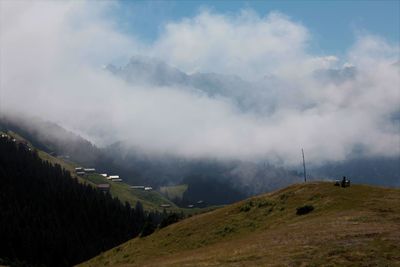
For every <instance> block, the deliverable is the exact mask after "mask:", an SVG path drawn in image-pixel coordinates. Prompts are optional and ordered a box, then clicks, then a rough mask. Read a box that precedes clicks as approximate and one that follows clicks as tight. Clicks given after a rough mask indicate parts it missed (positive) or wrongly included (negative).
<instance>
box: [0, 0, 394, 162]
mask: <svg viewBox="0 0 400 267" xmlns="http://www.w3.org/2000/svg"><path fill="white" fill-rule="evenodd" d="M113 5H115V3H109V2H101V3H97V2H96V3H94V2H80V1H73V2H44V1H43V2H40V1H39V2H34V3H32V2H22V1H18V2H11V1H1V26H0V27H1V28H0V29H1V51H0V52H1V58H0V77H1V91H0V101H1V102H0V111H1V112H2V113H4V114H5V113H22V114H29V115H34V116H39V117H42V118H44V119H47V120H51V121H55V122H58V123H59V124H61V125H62V126H64V127H67V128H69V129H72V130H74V131H76V132H78V133H80V134H83V135H84V136H86V137H88V138H89V139H90V140H92V141H94V142H95V143H97V144H99V145H105V144H110V143H112V142H115V141H121V140H122V141H125V142H127V143H128V144H130V145H132V146H134V147H137V148H140V149H142V150H143V151H146V152H148V153H157V154H163V153H168V154H174V155H177V156H184V157H191V158H202V157H213V158H223V159H249V160H258V159H269V160H271V161H273V162H280V163H283V164H289V165H292V164H297V163H298V162H299V159H300V156H299V151H300V149H301V148H302V147H304V149H305V150H306V153H307V157H308V160H309V161H311V162H314V163H318V162H323V161H328V160H343V159H345V158H347V157H349V156H352V155H353V156H354V155H363V156H398V155H399V154H400V128H399V125H400V124H399V117H400V116H399V114H400V107H399V105H400V91H399V90H400V89H399V88H400V72H399V65H398V63H397V64H396V62H399V44H390V43H388V42H386V41H385V40H383V39H382V38H380V37H379V36H373V35H359V36H356V38H355V40H356V41H355V43H354V44H352V45H351V46H350V47H349V49H348V51H347V52H346V54H345V55H344V56H341V57H339V56H337V55H316V54H313V53H312V52H310V51H309V45H310V43H311V42H312V41H313V39H312V36H311V34H310V32H309V31H308V29H307V27H306V26H304V25H302V24H301V23H299V22H296V21H294V20H292V19H291V18H289V17H288V16H286V15H284V14H281V13H279V12H272V13H269V14H266V15H265V16H260V15H258V14H257V13H255V12H254V11H251V10H243V11H242V12H240V13H239V14H235V15H226V14H218V13H213V12H210V11H207V10H203V11H200V12H199V13H198V14H197V15H196V16H195V17H192V18H186V19H183V20H180V21H173V22H170V23H167V24H166V25H163V27H162V30H161V33H160V35H159V37H158V38H157V39H156V40H155V41H154V42H153V43H151V44H145V43H144V42H141V40H139V39H137V38H135V36H132V35H127V34H124V33H122V32H120V31H119V30H118V25H117V24H115V23H114V21H113V17H112V16H110V14H109V13H108V12H107V10H109V9H110V8H112V6H113ZM132 55H145V56H150V57H154V58H158V59H160V60H163V61H165V62H167V63H168V64H170V65H172V66H174V67H176V68H178V69H180V70H182V71H184V72H186V73H187V74H193V73H197V72H214V73H219V74H224V75H237V76H239V77H241V78H242V79H244V80H246V81H248V82H249V83H251V84H254V87H251V88H242V89H241V90H242V93H244V94H245V95H246V96H247V97H248V98H249V99H252V101H253V102H252V101H250V103H254V105H255V106H256V105H259V106H266V108H265V110H263V111H260V110H259V109H252V108H248V109H246V110H243V109H240V108H239V107H238V106H237V104H236V103H235V101H233V97H231V96H230V95H229V93H228V94H224V95H218V94H216V95H213V96H210V95H207V94H203V93H201V92H197V91H196V90H192V89H193V88H186V86H185V85H184V84H178V85H170V86H157V85H154V84H152V83H148V84H146V83H136V84H135V83H134V82H133V83H127V82H125V81H124V80H122V79H120V78H118V77H116V76H114V75H113V74H112V73H110V72H107V71H105V70H104V69H102V68H101V66H102V65H104V64H107V63H110V62H123V61H127V60H128V59H129V58H130V57H131V56H132ZM349 69H352V70H353V71H354V73H353V74H351V75H346V71H348V70H349ZM321 73H325V76H324V77H327V76H328V77H330V79H322V78H321ZM332 73H335V75H332ZM219 77H224V76H219ZM225 77H231V76H225ZM229 89H230V86H229V84H228V85H227V86H226V88H225V91H228V92H229ZM232 94H233V93H232ZM260 95H262V96H263V97H260ZM268 107H273V108H268Z"/></svg>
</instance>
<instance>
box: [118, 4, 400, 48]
mask: <svg viewBox="0 0 400 267" xmlns="http://www.w3.org/2000/svg"><path fill="white" fill-rule="evenodd" d="M203 9H208V10H211V11H212V12H216V13H221V14H235V13H238V12H240V11H241V10H243V9H252V10H254V11H256V12H257V13H258V14H259V15H261V16H263V15H265V14H268V13H269V12H271V11H279V12H282V13H284V14H286V15H288V16H290V17H291V18H292V19H293V20H294V21H296V22H298V23H301V24H303V25H305V26H306V27H307V28H308V29H309V30H310V32H312V35H313V39H314V40H313V44H312V48H311V49H313V50H314V52H316V53H344V52H345V50H346V49H347V47H348V45H349V43H352V42H354V40H355V33H362V32H364V31H368V32H369V33H371V34H377V35H380V36H383V37H385V38H386V39H388V40H389V41H391V42H397V43H398V42H399V36H400V32H399V26H398V24H399V21H400V17H399V16H400V15H399V13H400V12H399V10H400V1H396V0H394V1H384V0H383V1H120V5H118V6H116V7H115V9H113V11H112V13H114V14H115V15H116V17H117V18H118V23H119V25H120V26H121V28H122V29H123V30H124V31H126V32H128V33H133V34H135V35H138V36H140V37H141V38H143V39H144V40H146V41H147V42H152V41H154V40H155V39H156V38H157V36H158V35H159V34H160V32H162V27H163V25H164V24H165V23H168V22H170V21H178V20H181V19H182V18H185V17H193V16H194V15H196V14H197V13H198V12H199V11H200V10H203Z"/></svg>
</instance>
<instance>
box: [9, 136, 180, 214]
mask: <svg viewBox="0 0 400 267" xmlns="http://www.w3.org/2000/svg"><path fill="white" fill-rule="evenodd" d="M8 135H10V136H12V137H13V138H15V139H16V140H17V141H20V142H21V141H23V142H25V143H27V144H28V145H29V146H30V147H31V148H32V149H34V146H33V145H32V144H31V143H30V142H29V140H27V139H25V138H24V137H22V136H21V135H19V134H17V133H15V132H11V131H9V132H8ZM37 151H38V155H39V157H40V158H41V159H43V160H46V161H48V162H50V163H52V164H59V165H61V167H63V168H64V169H66V170H68V171H70V172H71V175H72V176H73V177H76V178H78V180H79V181H80V182H82V183H87V184H91V185H93V186H96V185H97V184H103V183H109V184H111V189H110V193H111V195H112V196H114V197H118V198H119V199H120V200H121V201H122V202H125V201H126V202H128V203H129V204H130V205H131V206H133V207H134V206H135V205H136V202H137V201H140V202H141V203H142V205H143V207H144V208H145V209H147V210H160V211H161V210H162V209H163V208H161V207H160V205H161V204H169V205H171V207H170V208H169V209H170V210H171V211H179V212H180V211H181V210H182V209H180V208H178V207H177V206H176V205H175V204H174V203H173V202H171V201H169V200H168V199H167V198H165V197H164V196H163V195H162V194H160V193H159V192H157V191H143V190H135V189H131V188H130V186H129V185H128V184H126V183H121V182H111V181H109V180H107V179H106V178H105V177H103V176H101V175H99V174H90V175H87V176H78V175H76V174H75V167H78V166H79V165H78V164H76V163H74V162H72V161H69V160H66V159H64V158H57V157H54V156H52V155H50V154H48V153H46V152H44V151H41V150H37ZM88 167H90V166H88ZM184 211H185V212H187V211H186V210H184Z"/></svg>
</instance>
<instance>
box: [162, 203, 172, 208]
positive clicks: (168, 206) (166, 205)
mask: <svg viewBox="0 0 400 267" xmlns="http://www.w3.org/2000/svg"><path fill="white" fill-rule="evenodd" d="M160 207H161V208H170V207H171V205H170V204H161V205H160Z"/></svg>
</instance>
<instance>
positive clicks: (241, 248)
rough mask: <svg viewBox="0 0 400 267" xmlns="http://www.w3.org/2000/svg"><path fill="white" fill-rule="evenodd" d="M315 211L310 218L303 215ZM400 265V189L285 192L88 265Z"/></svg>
mask: <svg viewBox="0 0 400 267" xmlns="http://www.w3.org/2000/svg"><path fill="white" fill-rule="evenodd" d="M307 204H308V205H312V206H313V207H314V210H313V211H312V212H310V213H308V214H306V215H296V208H297V207H300V206H304V205H307ZM325 263H330V266H349V265H352V266H363V265H368V266H400V190H399V189H387V188H380V187H373V186H366V185H352V186H351V187H349V188H341V187H336V186H333V184H331V183H309V184H299V185H293V186H290V187H288V188H285V189H283V190H280V191H277V192H274V193H272V194H266V195H262V196H258V197H254V198H251V199H248V200H245V201H241V202H239V203H236V204H233V205H230V206H227V207H224V208H221V209H218V210H215V211H212V212H209V213H205V214H201V215H197V216H193V217H191V218H189V219H186V220H184V221H181V222H179V223H176V224H173V225H171V226H168V227H166V228H164V229H161V230H159V231H158V232H156V233H154V234H152V235H150V236H148V237H146V238H135V239H133V240H131V241H128V242H127V243H125V244H123V245H121V246H119V247H116V248H114V249H112V250H110V251H107V252H105V253H103V254H101V255H99V256H97V257H96V258H94V259H92V260H90V261H88V262H86V263H84V264H82V266H320V265H323V264H325Z"/></svg>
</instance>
